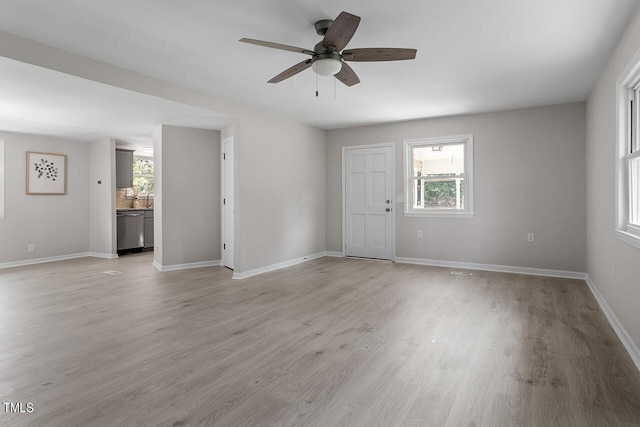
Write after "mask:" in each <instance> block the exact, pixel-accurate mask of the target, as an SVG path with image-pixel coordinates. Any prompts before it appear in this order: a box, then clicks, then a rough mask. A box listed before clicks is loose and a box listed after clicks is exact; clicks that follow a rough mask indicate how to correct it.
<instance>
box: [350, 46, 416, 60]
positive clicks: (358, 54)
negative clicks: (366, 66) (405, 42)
mask: <svg viewBox="0 0 640 427" xmlns="http://www.w3.org/2000/svg"><path fill="white" fill-rule="evenodd" d="M417 52H418V51H417V50H416V49H399V48H393V47H371V48H364V49H347V50H345V51H344V52H342V59H344V60H345V61H354V62H369V61H403V60H406V59H415V57H416V53H417Z"/></svg>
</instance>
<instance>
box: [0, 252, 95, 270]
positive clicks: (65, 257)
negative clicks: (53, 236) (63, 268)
mask: <svg viewBox="0 0 640 427" xmlns="http://www.w3.org/2000/svg"><path fill="white" fill-rule="evenodd" d="M88 256H90V255H89V252H81V253H77V254H68V255H58V256H52V257H46V258H34V259H25V260H20V261H11V262H3V263H0V269H3V268H12V267H22V266H25V265H33V264H44V263H46V262H56V261H66V260H69V259H76V258H86V257H88Z"/></svg>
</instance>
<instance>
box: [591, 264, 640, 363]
mask: <svg viewBox="0 0 640 427" xmlns="http://www.w3.org/2000/svg"><path fill="white" fill-rule="evenodd" d="M585 281H586V282H587V285H588V286H589V289H590V290H591V293H592V294H593V296H594V298H595V299H596V301H597V302H598V305H599V306H600V309H601V310H602V312H603V313H604V315H605V316H607V320H609V324H611V327H612V328H613V330H614V331H615V332H616V335H618V338H620V341H622V345H624V348H626V349H627V353H629V356H631V359H632V360H633V363H635V365H636V368H638V370H639V371H640V349H638V346H637V345H636V343H635V342H634V341H633V339H632V338H631V336H630V335H629V333H628V332H627V330H626V329H625V328H624V326H622V324H621V323H620V321H619V320H618V318H617V317H616V315H615V314H613V311H612V310H611V307H609V304H607V301H605V299H604V298H603V297H602V295H601V294H600V291H598V288H597V287H596V284H595V283H593V280H591V277H590V276H589V275H587V277H586V278H585Z"/></svg>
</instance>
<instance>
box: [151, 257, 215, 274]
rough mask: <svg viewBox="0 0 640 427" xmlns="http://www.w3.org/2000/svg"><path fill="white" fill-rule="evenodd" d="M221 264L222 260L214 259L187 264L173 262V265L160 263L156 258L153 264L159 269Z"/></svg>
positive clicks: (184, 268)
mask: <svg viewBox="0 0 640 427" xmlns="http://www.w3.org/2000/svg"><path fill="white" fill-rule="evenodd" d="M219 265H220V260H219V259H217V260H213V261H200V262H191V263H187V264H172V265H160V264H159V263H158V262H157V261H156V260H153V266H154V267H155V268H156V270H158V271H176V270H190V269H192V268H203V267H217V266H219Z"/></svg>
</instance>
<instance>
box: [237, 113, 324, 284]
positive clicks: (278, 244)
mask: <svg viewBox="0 0 640 427" xmlns="http://www.w3.org/2000/svg"><path fill="white" fill-rule="evenodd" d="M238 123H239V124H236V125H235V129H234V132H235V136H234V141H235V156H236V159H235V160H236V162H235V164H236V170H235V177H236V178H235V212H236V214H235V244H236V252H235V272H236V273H242V272H246V271H249V270H253V269H256V268H260V267H265V266H268V265H272V264H277V263H280V262H285V261H290V260H293V259H296V258H301V257H304V256H307V255H312V254H316V253H319V252H324V251H325V208H324V206H325V200H326V193H325V174H326V163H325V142H326V133H325V131H324V130H321V129H317V128H314V127H312V126H308V125H304V124H301V123H298V122H294V121H291V120H287V119H284V118H281V117H277V116H274V115H271V114H269V113H260V112H246V113H244V114H243V115H242V117H241V120H240V121H239V122H238Z"/></svg>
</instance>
